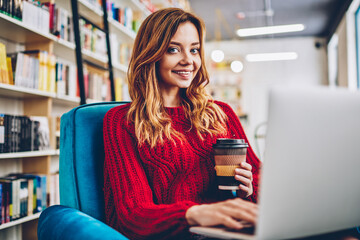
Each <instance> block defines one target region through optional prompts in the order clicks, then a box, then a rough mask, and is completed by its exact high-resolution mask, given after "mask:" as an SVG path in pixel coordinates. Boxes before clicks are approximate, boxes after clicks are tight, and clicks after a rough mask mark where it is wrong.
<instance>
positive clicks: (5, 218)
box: [0, 179, 11, 223]
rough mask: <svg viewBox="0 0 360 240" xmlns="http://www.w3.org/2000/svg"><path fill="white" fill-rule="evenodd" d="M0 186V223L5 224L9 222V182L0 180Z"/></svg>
mask: <svg viewBox="0 0 360 240" xmlns="http://www.w3.org/2000/svg"><path fill="white" fill-rule="evenodd" d="M0 183H1V185H2V201H1V202H2V204H1V205H2V209H1V222H2V223H7V222H10V197H11V196H10V191H11V185H10V181H8V180H4V179H0Z"/></svg>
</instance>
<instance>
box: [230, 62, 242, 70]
mask: <svg viewBox="0 0 360 240" xmlns="http://www.w3.org/2000/svg"><path fill="white" fill-rule="evenodd" d="M230 68H231V70H232V71H233V72H234V73H239V72H241V71H242V70H243V68H244V65H243V64H242V62H240V61H232V62H231V64H230Z"/></svg>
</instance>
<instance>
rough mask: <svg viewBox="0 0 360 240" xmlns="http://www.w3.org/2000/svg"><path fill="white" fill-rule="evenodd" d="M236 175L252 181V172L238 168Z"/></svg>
mask: <svg viewBox="0 0 360 240" xmlns="http://www.w3.org/2000/svg"><path fill="white" fill-rule="evenodd" d="M235 174H237V175H240V176H243V177H245V178H248V179H250V181H252V180H253V179H252V172H251V171H250V170H246V169H242V168H236V169H235Z"/></svg>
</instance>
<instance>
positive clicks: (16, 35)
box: [0, 13, 57, 43]
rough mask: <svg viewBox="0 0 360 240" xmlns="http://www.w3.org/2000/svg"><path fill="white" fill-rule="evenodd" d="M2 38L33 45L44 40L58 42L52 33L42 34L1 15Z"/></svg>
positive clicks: (20, 22)
mask: <svg viewBox="0 0 360 240" xmlns="http://www.w3.org/2000/svg"><path fill="white" fill-rule="evenodd" d="M0 29H1V31H0V37H1V38H5V39H7V40H10V41H14V42H18V43H33V42H41V41H44V40H52V41H57V38H56V37H55V36H54V35H52V34H50V33H45V32H44V33H42V32H39V31H38V30H37V29H35V28H33V27H30V26H27V25H26V24H24V23H23V22H22V21H19V20H17V19H15V18H12V17H9V16H7V15H5V14H3V13H0Z"/></svg>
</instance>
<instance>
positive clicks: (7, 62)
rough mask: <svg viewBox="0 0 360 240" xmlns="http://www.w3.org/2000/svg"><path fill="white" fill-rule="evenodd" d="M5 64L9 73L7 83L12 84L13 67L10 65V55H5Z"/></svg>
mask: <svg viewBox="0 0 360 240" xmlns="http://www.w3.org/2000/svg"><path fill="white" fill-rule="evenodd" d="M6 65H7V68H8V73H9V82H8V84H10V85H14V75H13V69H12V66H11V58H10V57H6Z"/></svg>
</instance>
